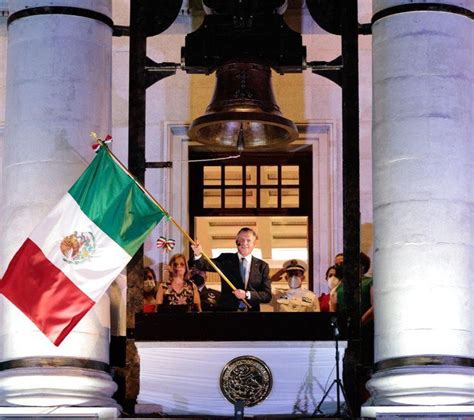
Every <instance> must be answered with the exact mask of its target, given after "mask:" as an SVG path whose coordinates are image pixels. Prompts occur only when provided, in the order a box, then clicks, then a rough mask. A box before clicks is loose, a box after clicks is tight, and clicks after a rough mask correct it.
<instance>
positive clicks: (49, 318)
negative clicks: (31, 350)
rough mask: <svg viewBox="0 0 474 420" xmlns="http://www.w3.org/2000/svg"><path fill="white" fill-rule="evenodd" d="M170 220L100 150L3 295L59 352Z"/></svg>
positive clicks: (21, 258)
mask: <svg viewBox="0 0 474 420" xmlns="http://www.w3.org/2000/svg"><path fill="white" fill-rule="evenodd" d="M163 216H164V212H163V211H162V210H161V209H160V208H159V206H158V205H157V204H155V203H154V202H153V201H152V200H151V199H150V198H149V196H148V195H147V194H146V193H145V192H144V191H143V190H142V189H141V188H140V187H139V186H138V185H137V183H136V182H135V180H134V179H133V178H132V177H131V176H130V175H129V174H128V173H127V172H126V171H125V169H123V168H122V166H121V165H120V164H119V163H117V162H116V160H115V159H114V157H113V156H112V155H111V153H110V151H109V150H108V149H107V147H106V146H103V147H100V148H99V150H98V152H97V156H96V157H95V158H94V160H93V161H92V162H91V164H90V165H89V166H88V167H87V168H86V170H85V171H84V173H83V174H82V175H81V176H80V178H79V179H78V180H77V181H76V183H75V184H74V185H73V186H72V187H71V189H70V190H69V191H68V192H67V194H66V195H65V196H64V197H63V198H62V199H61V200H60V202H59V203H58V204H57V205H56V207H55V208H54V209H53V210H52V211H51V212H50V213H49V214H48V215H47V216H46V218H45V219H44V220H43V221H42V222H41V223H40V224H39V225H38V226H37V227H36V228H35V230H34V231H33V232H32V233H31V235H30V236H29V238H27V239H26V241H25V242H24V243H23V245H22V246H21V248H20V249H19V250H18V251H17V253H16V255H15V256H14V257H13V259H12V261H11V262H10V264H9V266H8V268H7V271H6V272H5V275H4V277H3V280H1V281H0V293H1V294H3V295H4V296H5V297H6V298H7V299H8V300H9V301H10V302H12V303H13V304H14V305H15V306H16V307H17V308H18V309H20V310H21V311H22V312H23V313H24V314H25V315H26V316H27V317H28V318H30V319H31V321H33V322H34V323H35V324H36V326H37V327H38V328H39V329H40V330H41V331H42V332H43V333H44V334H45V335H46V336H47V337H48V338H49V339H50V340H51V341H52V342H53V343H54V344H55V345H56V346H59V345H60V344H61V342H62V341H63V340H64V339H65V338H66V336H67V335H68V334H69V332H70V331H71V330H72V329H73V328H74V327H75V325H76V324H77V323H78V322H79V321H80V320H81V319H82V317H83V316H84V315H85V314H86V313H87V312H88V311H89V310H90V309H91V308H92V306H93V305H94V304H95V303H96V302H97V301H98V300H99V299H100V297H101V296H102V295H103V294H104V293H105V292H106V290H107V288H108V287H109V286H110V284H111V283H112V281H113V280H114V279H115V278H116V277H117V275H118V274H119V273H120V271H121V270H122V269H123V268H124V267H125V265H126V264H127V263H128V262H129V261H130V259H131V258H132V256H133V255H134V254H135V252H136V251H137V250H138V248H139V247H140V246H141V245H142V243H143V241H144V240H145V238H146V237H147V236H148V234H149V233H150V231H151V230H152V229H153V228H154V227H155V226H156V225H157V224H158V222H159V221H160V220H161V219H162V218H163Z"/></svg>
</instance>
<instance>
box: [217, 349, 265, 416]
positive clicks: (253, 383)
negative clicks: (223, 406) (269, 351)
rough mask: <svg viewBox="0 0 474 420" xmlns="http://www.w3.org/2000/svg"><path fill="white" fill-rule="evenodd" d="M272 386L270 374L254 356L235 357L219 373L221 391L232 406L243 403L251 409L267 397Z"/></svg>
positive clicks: (263, 364)
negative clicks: (239, 402)
mask: <svg viewBox="0 0 474 420" xmlns="http://www.w3.org/2000/svg"><path fill="white" fill-rule="evenodd" d="M272 384H273V379H272V372H271V371H270V369H269V368H268V366H267V365H266V364H265V363H264V362H263V361H262V360H260V359H258V358H257V357H254V356H240V357H236V358H235V359H232V360H231V361H230V362H228V363H227V364H226V365H225V366H224V369H222V372H221V378H220V386H221V391H222V393H223V394H224V397H226V398H227V400H229V401H230V402H231V403H232V404H235V403H236V402H238V401H243V403H244V406H245V407H253V406H254V405H257V404H258V403H260V402H262V401H263V400H264V399H265V398H267V397H268V395H269V394H270V391H271V389H272Z"/></svg>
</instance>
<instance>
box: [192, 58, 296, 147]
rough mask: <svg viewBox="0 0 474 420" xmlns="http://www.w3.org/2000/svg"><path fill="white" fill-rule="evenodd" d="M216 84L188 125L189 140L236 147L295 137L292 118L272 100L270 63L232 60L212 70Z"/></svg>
mask: <svg viewBox="0 0 474 420" xmlns="http://www.w3.org/2000/svg"><path fill="white" fill-rule="evenodd" d="M216 78H217V82H216V88H215V90H214V95H213V97H212V101H211V103H210V105H209V106H208V107H207V109H206V113H205V114H204V115H203V116H202V117H199V118H196V119H195V120H194V121H193V122H192V124H191V127H190V128H189V137H190V138H191V140H194V141H197V142H199V143H203V144H206V145H215V146H224V147H231V148H236V149H237V150H239V151H242V150H244V149H252V148H257V147H271V146H275V145H283V144H287V143H290V142H292V141H293V140H295V139H296V138H297V137H298V130H297V128H296V125H295V124H294V123H293V121H291V120H288V119H286V118H284V117H283V116H282V114H281V112H280V108H279V107H278V105H277V104H276V102H275V97H274V95H273V90H272V84H271V70H270V66H268V65H266V64H263V63H262V62H258V61H257V60H245V59H239V60H233V61H231V62H227V63H225V64H223V65H222V66H220V67H219V68H218V69H217V71H216Z"/></svg>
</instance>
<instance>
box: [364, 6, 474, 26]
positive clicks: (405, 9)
mask: <svg viewBox="0 0 474 420" xmlns="http://www.w3.org/2000/svg"><path fill="white" fill-rule="evenodd" d="M409 12H445V13H453V14H456V15H461V16H466V17H468V18H469V19H474V12H473V11H472V10H469V9H466V8H464V7H460V6H455V5H453V4H441V3H410V4H401V5H398V6H393V7H388V8H387V9H384V10H381V11H380V12H377V13H375V15H374V16H373V17H372V25H373V24H374V23H375V22H377V21H378V20H380V19H383V18H385V17H387V16H392V15H398V14H401V13H409Z"/></svg>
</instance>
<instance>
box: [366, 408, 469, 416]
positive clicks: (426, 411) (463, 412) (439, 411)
mask: <svg viewBox="0 0 474 420" xmlns="http://www.w3.org/2000/svg"><path fill="white" fill-rule="evenodd" d="M360 414H361V417H372V418H375V417H380V416H385V417H388V416H393V417H403V418H406V417H412V416H413V417H417V418H420V417H421V418H422V417H425V416H426V417H433V415H435V416H436V418H443V417H456V418H458V417H469V418H471V417H474V405H458V406H453V405H434V406H433V405H411V406H393V405H392V406H389V405H385V406H382V405H379V406H367V407H366V406H363V407H362V408H361V412H360Z"/></svg>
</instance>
